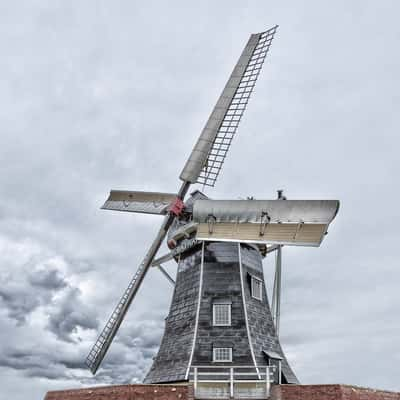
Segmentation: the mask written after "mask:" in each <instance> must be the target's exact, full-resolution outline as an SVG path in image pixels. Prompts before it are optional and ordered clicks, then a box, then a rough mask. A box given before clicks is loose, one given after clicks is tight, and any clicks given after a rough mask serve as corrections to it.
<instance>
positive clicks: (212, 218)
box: [207, 214, 217, 235]
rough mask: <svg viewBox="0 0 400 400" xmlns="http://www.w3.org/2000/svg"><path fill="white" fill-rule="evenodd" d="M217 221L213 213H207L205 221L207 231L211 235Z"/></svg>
mask: <svg viewBox="0 0 400 400" xmlns="http://www.w3.org/2000/svg"><path fill="white" fill-rule="evenodd" d="M216 222H217V218H215V216H214V215H212V214H208V216H207V223H208V233H209V234H210V235H211V234H212V233H213V232H214V225H215V223H216Z"/></svg>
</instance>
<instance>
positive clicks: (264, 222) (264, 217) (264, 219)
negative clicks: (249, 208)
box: [260, 211, 271, 236]
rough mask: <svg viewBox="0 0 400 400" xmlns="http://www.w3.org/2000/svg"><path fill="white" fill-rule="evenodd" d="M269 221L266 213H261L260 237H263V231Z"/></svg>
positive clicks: (269, 218)
mask: <svg viewBox="0 0 400 400" xmlns="http://www.w3.org/2000/svg"><path fill="white" fill-rule="evenodd" d="M270 221H271V217H270V216H269V215H268V213H267V212H266V211H262V212H261V220H260V236H264V234H265V229H266V227H267V225H268V224H269V222H270Z"/></svg>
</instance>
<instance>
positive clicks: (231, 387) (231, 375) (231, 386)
mask: <svg viewBox="0 0 400 400" xmlns="http://www.w3.org/2000/svg"><path fill="white" fill-rule="evenodd" d="M229 371H230V382H229V387H230V395H231V399H233V395H234V393H233V368H230V369H229Z"/></svg>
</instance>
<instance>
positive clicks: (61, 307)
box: [48, 288, 98, 342]
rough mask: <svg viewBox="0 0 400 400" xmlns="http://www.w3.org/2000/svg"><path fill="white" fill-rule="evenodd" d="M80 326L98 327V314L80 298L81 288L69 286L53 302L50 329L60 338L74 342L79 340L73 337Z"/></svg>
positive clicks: (85, 327) (50, 313) (86, 327)
mask: <svg viewBox="0 0 400 400" xmlns="http://www.w3.org/2000/svg"><path fill="white" fill-rule="evenodd" d="M78 328H83V329H96V328H98V321H97V316H96V314H95V313H94V310H92V309H91V308H90V307H88V306H87V305H85V304H84V303H83V302H82V300H81V299H80V290H79V289H78V288H69V289H68V290H66V291H65V293H63V294H62V295H61V297H60V298H59V299H56V300H55V302H54V303H53V305H52V310H51V311H50V312H49V323H48V329H49V330H50V331H51V332H53V333H54V334H55V335H56V336H57V338H58V339H60V340H64V341H66V342H74V341H76V340H79V339H78V338H74V337H73V335H74V334H76V333H77V332H78Z"/></svg>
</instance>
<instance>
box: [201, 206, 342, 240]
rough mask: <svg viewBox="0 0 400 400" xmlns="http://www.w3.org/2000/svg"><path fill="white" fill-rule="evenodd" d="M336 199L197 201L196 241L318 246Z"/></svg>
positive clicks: (333, 216)
mask: <svg viewBox="0 0 400 400" xmlns="http://www.w3.org/2000/svg"><path fill="white" fill-rule="evenodd" d="M338 208H339V202H338V201H337V200H285V201H282V200H198V201H196V202H195V203H194V208H193V221H194V222H197V223H198V226H197V234H196V238H197V240H210V241H214V240H215V241H227V242H248V243H265V244H276V245H292V246H319V245H320V244H321V242H322V239H323V237H324V235H325V233H326V232H327V229H328V226H329V224H330V223H331V222H332V220H333V219H334V218H335V215H336V213H337V211H338Z"/></svg>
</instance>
